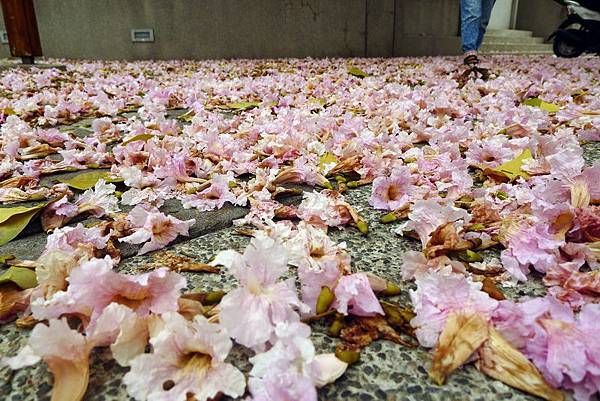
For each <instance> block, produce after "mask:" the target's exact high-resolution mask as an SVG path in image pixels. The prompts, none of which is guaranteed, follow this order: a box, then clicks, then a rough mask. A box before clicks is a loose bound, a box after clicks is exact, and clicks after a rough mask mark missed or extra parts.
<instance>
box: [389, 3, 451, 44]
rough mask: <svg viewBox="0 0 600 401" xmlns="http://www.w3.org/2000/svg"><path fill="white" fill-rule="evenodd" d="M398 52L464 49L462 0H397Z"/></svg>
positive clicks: (396, 34)
mask: <svg viewBox="0 0 600 401" xmlns="http://www.w3.org/2000/svg"><path fill="white" fill-rule="evenodd" d="M395 3H396V21H395V30H394V32H395V36H394V37H395V40H394V55H403V56H422V55H431V56H433V55H447V54H458V53H459V52H460V38H459V36H458V35H459V32H460V2H459V1H458V0H454V1H451V0H427V1H423V0H396V1H395Z"/></svg>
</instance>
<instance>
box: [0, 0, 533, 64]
mask: <svg viewBox="0 0 600 401" xmlns="http://www.w3.org/2000/svg"><path fill="white" fill-rule="evenodd" d="M527 1H529V0H527ZM458 3H459V1H458V0H35V7H36V14H37V20H38V25H39V31H40V35H41V40H42V47H43V50H44V54H45V55H46V56H48V57H65V58H98V59H172V58H204V59H206V58H233V57H235V58H263V57H307V56H312V57H349V56H358V57H360V56H369V57H375V56H382V57H390V56H392V55H436V54H454V53H456V52H458V50H459V47H460V45H459V38H458V36H457V35H458V26H459V21H458V18H459V7H458ZM0 25H1V26H3V21H2V22H0ZM131 28H153V29H154V34H155V42H154V43H131V40H130V29H131ZM0 29H1V28H0ZM6 55H8V46H2V45H0V57H3V56H4V57H5V56H6Z"/></svg>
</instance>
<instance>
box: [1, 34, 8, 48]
mask: <svg viewBox="0 0 600 401" xmlns="http://www.w3.org/2000/svg"><path fill="white" fill-rule="evenodd" d="M0 43H2V44H5V45H7V44H8V34H7V33H6V31H0Z"/></svg>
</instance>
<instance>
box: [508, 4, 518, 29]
mask: <svg viewBox="0 0 600 401" xmlns="http://www.w3.org/2000/svg"><path fill="white" fill-rule="evenodd" d="M518 13H519V0H512V8H511V10H510V26H509V28H510V29H515V28H516V27H517V14H518Z"/></svg>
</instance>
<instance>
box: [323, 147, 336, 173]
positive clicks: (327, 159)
mask: <svg viewBox="0 0 600 401" xmlns="http://www.w3.org/2000/svg"><path fill="white" fill-rule="evenodd" d="M332 163H335V164H337V163H338V158H337V157H335V155H334V154H333V153H331V152H325V153H323V154H322V155H321V157H319V170H320V171H324V170H325V168H326V165H327V164H332Z"/></svg>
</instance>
